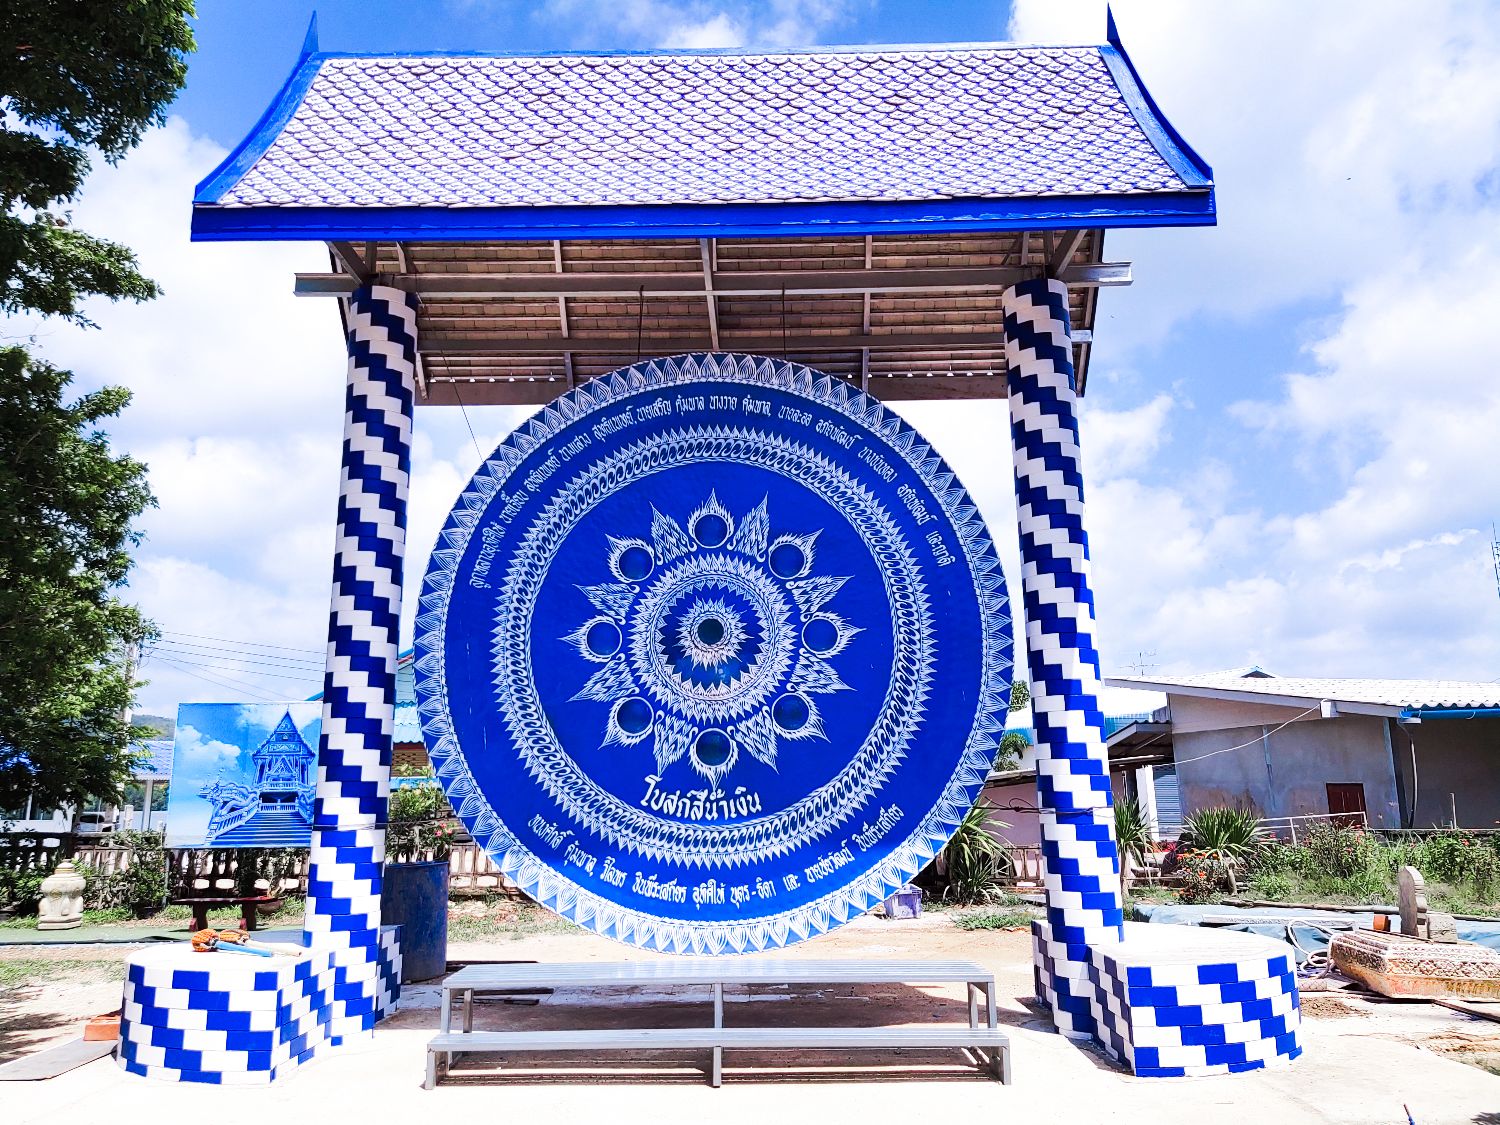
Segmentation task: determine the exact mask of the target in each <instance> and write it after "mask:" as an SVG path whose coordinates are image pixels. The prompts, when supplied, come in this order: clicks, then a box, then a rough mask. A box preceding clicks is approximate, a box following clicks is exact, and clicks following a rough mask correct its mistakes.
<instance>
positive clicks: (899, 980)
mask: <svg viewBox="0 0 1500 1125" xmlns="http://www.w3.org/2000/svg"><path fill="white" fill-rule="evenodd" d="M813 984H963V985H966V986H967V990H968V1001H969V1024H968V1026H967V1027H961V1026H953V1025H946V1026H938V1027H931V1026H924V1027H725V1026H724V988H725V986H726V985H733V986H745V987H752V986H756V985H787V986H795V985H813ZM641 986H653V987H679V986H680V987H693V986H698V987H708V988H711V989H712V994H713V1014H714V1018H713V1024H712V1025H711V1026H708V1027H693V1028H628V1029H619V1028H584V1029H577V1030H573V1029H569V1030H565V1031H475V1030H474V997H475V995H477V994H483V993H487V992H489V993H493V992H511V993H514V992H517V991H523V992H524V991H527V990H538V991H540V990H543V989H556V988H632V987H641ZM442 988H443V1005H442V1023H441V1028H442V1030H441V1031H440V1033H439V1034H438V1035H437V1036H435V1037H434V1038H433V1039H432V1041H431V1042H430V1043H428V1045H427V1078H426V1081H425V1082H424V1083H423V1085H424V1086H425V1087H426V1088H427V1089H429V1090H430V1089H432V1088H433V1087H434V1086H435V1085H436V1084H437V1079H438V1074H439V1066H438V1059H439V1056H440V1055H441V1056H442V1057H443V1063H444V1065H443V1067H442V1070H443V1072H444V1073H446V1072H447V1071H449V1070H450V1069H451V1067H452V1063H453V1056H454V1055H456V1054H463V1053H466V1052H467V1053H474V1052H506V1051H546V1052H559V1051H584V1050H591V1051H621V1050H642V1049H651V1050H691V1049H698V1048H702V1049H707V1050H711V1051H712V1052H713V1063H712V1069H711V1071H710V1083H711V1084H712V1085H714V1086H719V1085H721V1084H722V1081H723V1056H724V1051H725V1050H726V1049H729V1050H749V1049H756V1050H772V1049H801V1050H842V1049H896V1048H927V1049H949V1050H955V1049H968V1050H971V1051H973V1052H975V1054H977V1055H978V1056H979V1058H980V1060H981V1061H982V1062H983V1063H984V1064H985V1065H986V1066H987V1067H988V1068H989V1070H990V1072H991V1073H992V1074H993V1075H994V1076H995V1077H997V1078H999V1079H1000V1081H1001V1082H1005V1083H1008V1082H1009V1081H1010V1043H1009V1040H1008V1039H1007V1038H1006V1036H1005V1034H1004V1033H1002V1032H1001V1031H999V1030H998V1029H997V1027H996V1011H995V977H994V974H993V973H991V972H990V971H989V970H987V969H985V968H984V967H982V966H980V965H977V964H975V963H974V962H972V961H802V960H785V959H775V960H770V959H767V960H739V959H726V960H723V961H720V960H710V959H708V958H693V959H684V960H681V961H624V962H582V963H565V964H555V965H547V964H516V965H471V966H468V967H467V968H464V969H460V970H459V971H458V972H456V973H454V974H452V975H451V976H449V977H448V978H447V979H446V980H444V981H443V985H442ZM981 996H982V997H983V998H984V1009H985V1017H986V1026H980V1022H979V1007H980V1005H979V1001H980V997H981ZM455 998H457V999H459V1000H460V1001H461V1003H462V1007H463V1030H462V1031H457V1032H455V1031H454V1030H453V1007H454V1000H455Z"/></svg>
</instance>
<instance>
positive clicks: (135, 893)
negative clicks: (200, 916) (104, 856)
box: [85, 832, 167, 918]
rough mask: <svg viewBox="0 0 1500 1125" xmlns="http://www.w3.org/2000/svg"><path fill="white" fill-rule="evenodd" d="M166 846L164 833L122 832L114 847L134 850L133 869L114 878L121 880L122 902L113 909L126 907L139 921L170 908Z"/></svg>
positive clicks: (116, 838)
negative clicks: (168, 904) (167, 907)
mask: <svg viewBox="0 0 1500 1125" xmlns="http://www.w3.org/2000/svg"><path fill="white" fill-rule="evenodd" d="M163 843H164V841H163V836H162V833H160V832H121V833H119V834H118V835H116V836H115V837H114V839H113V840H112V841H111V845H112V846H113V847H117V848H128V849H129V850H130V866H129V867H127V868H125V870H124V871H122V872H120V873H119V874H118V875H114V876H111V877H110V878H111V879H117V880H119V890H118V892H117V894H118V898H119V901H118V902H116V903H112V904H111V905H115V906H123V907H125V908H126V909H128V910H129V911H130V912H131V914H133V915H135V917H137V918H149V917H150V916H151V915H153V914H155V913H157V912H158V911H160V910H161V909H162V908H163V907H165V906H166V905H167V853H166V849H165V847H164V846H163ZM85 894H87V889H86V888H85ZM102 909H109V907H108V906H105V907H102Z"/></svg>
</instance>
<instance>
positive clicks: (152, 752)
mask: <svg viewBox="0 0 1500 1125" xmlns="http://www.w3.org/2000/svg"><path fill="white" fill-rule="evenodd" d="M172 746H173V742H172V740H171V739H170V738H153V739H150V740H148V741H146V742H142V743H141V747H142V748H143V749H144V750H145V751H146V753H147V754H148V755H149V757H148V758H147V760H146V761H144V762H142V763H141V764H140V765H139V766H137V767H136V768H135V770H134V771H133V773H134V776H136V777H171V776H172Z"/></svg>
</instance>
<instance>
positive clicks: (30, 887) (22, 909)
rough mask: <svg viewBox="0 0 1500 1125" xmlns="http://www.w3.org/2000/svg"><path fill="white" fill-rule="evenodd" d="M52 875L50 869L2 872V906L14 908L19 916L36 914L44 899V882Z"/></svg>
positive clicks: (0, 882) (0, 901) (0, 898)
mask: <svg viewBox="0 0 1500 1125" xmlns="http://www.w3.org/2000/svg"><path fill="white" fill-rule="evenodd" d="M50 874H52V871H51V869H50V868H49V869H48V870H46V871H43V870H42V869H40V868H31V869H28V870H26V871H10V870H3V871H0V906H9V907H12V908H14V910H15V911H16V913H18V914H35V913H36V910H37V902H38V900H40V899H41V897H42V880H43V879H45V878H46V877H47V876H48V875H50Z"/></svg>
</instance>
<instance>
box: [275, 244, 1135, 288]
mask: <svg viewBox="0 0 1500 1125" xmlns="http://www.w3.org/2000/svg"><path fill="white" fill-rule="evenodd" d="M704 241H707V240H704ZM333 245H335V246H339V245H347V244H343V243H335V244H333ZM1034 275H1035V270H1034V268H1026V267H1010V266H988V267H978V268H966V267H928V268H918V269H890V268H880V269H875V268H871V269H865V270H771V271H766V272H748V271H745V272H741V271H724V270H712V269H709V270H705V271H704V272H696V271H695V272H692V273H664V272H649V273H581V272H580V273H552V274H539V273H451V274H444V273H434V272H431V271H428V272H425V273H423V274H421V275H417V274H412V273H398V274H390V275H381V281H382V282H383V283H384V284H387V285H392V286H394V287H396V288H397V289H405V290H407V291H409V292H413V293H418V294H421V295H423V296H428V297H454V298H475V299H483V298H487V297H514V298H523V299H524V298H532V299H538V298H546V297H557V296H567V297H618V296H621V295H644V296H646V297H671V296H680V295H683V294H690V293H691V294H697V293H705V292H706V293H709V294H711V295H713V296H716V297H722V296H737V297H776V296H780V295H781V294H782V293H789V294H791V293H797V294H826V295H838V294H853V295H858V294H865V293H894V292H903V291H908V292H928V293H962V292H969V291H974V290H1001V289H1005V288H1006V287H1008V286H1011V285H1014V284H1015V283H1016V282H1018V281H1024V280H1025V279H1026V278H1028V277H1032V276H1034ZM1054 276H1057V277H1058V279H1059V280H1060V281H1063V282H1064V283H1066V284H1067V285H1070V286H1077V287H1079V288H1090V287H1095V286H1101V285H1129V284H1130V283H1131V280H1132V279H1131V269H1130V263H1129V262H1094V263H1089V264H1084V265H1070V266H1067V267H1066V268H1065V269H1062V270H1060V271H1058V272H1057V273H1056V274H1055V275H1054ZM355 284H356V283H355V282H353V281H352V280H351V278H350V276H349V275H348V274H323V273H299V274H298V275H297V279H296V288H295V291H296V293H297V295H298V296H300V297H329V296H337V297H342V296H347V295H348V293H349V292H350V291H351V290H352V289H353V288H354V287H355Z"/></svg>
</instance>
